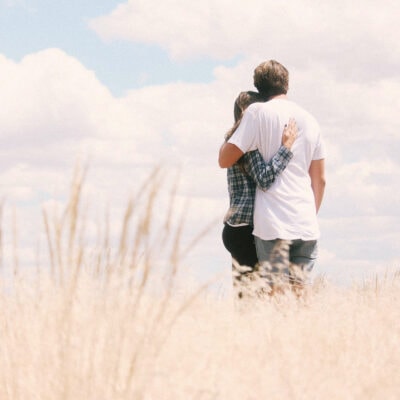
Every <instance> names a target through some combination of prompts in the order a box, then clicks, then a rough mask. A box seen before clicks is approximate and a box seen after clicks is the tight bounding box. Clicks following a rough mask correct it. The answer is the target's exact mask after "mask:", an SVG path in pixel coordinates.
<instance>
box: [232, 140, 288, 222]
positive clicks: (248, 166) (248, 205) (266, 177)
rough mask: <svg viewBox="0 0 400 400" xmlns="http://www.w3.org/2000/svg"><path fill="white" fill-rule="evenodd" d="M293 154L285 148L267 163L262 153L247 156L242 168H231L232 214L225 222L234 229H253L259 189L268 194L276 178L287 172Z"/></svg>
mask: <svg viewBox="0 0 400 400" xmlns="http://www.w3.org/2000/svg"><path fill="white" fill-rule="evenodd" d="M292 157H293V153H292V152H291V151H290V150H289V149H288V148H286V147H285V146H281V147H280V149H279V150H278V152H277V153H276V154H275V155H274V157H273V158H272V159H271V160H270V161H269V162H268V163H266V162H265V161H264V159H263V157H262V155H261V154H260V153H259V151H258V150H255V151H250V152H248V153H246V154H244V155H243V164H242V167H241V166H239V165H238V164H234V165H233V166H232V167H230V168H228V172H227V178H228V191H229V204H230V206H229V210H228V212H227V214H226V216H225V218H224V222H227V223H229V224H230V225H240V224H248V225H253V211H254V200H255V196H256V187H257V186H259V187H260V189H262V190H267V189H268V188H269V187H270V186H271V185H272V184H273V183H274V181H275V178H276V177H277V176H278V175H279V174H280V173H281V172H282V171H283V170H284V169H285V168H286V166H287V165H288V163H289V161H290V160H291V158H292Z"/></svg>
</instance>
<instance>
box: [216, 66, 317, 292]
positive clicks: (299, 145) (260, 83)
mask: <svg viewBox="0 0 400 400" xmlns="http://www.w3.org/2000/svg"><path fill="white" fill-rule="evenodd" d="M254 85H255V87H256V88H257V89H258V91H259V92H260V93H261V94H262V95H265V96H268V97H269V98H270V100H269V101H268V102H266V103H255V104H252V105H251V106H250V107H249V108H248V109H247V110H246V112H245V113H244V116H243V119H242V121H241V123H240V125H239V127H238V129H237V130H236V132H235V133H234V134H233V135H232V137H231V138H230V139H229V141H228V142H226V143H224V144H223V145H222V147H221V149H220V153H219V165H220V167H222V168H228V167H230V166H232V165H233V164H235V163H236V161H237V160H238V159H239V158H240V157H241V156H242V155H243V154H244V153H246V152H248V151H251V150H255V149H258V150H259V151H260V153H261V154H262V155H263V157H264V159H265V160H266V161H268V160H270V159H271V157H272V156H273V155H274V154H275V153H276V152H277V151H278V149H279V147H280V145H281V140H282V132H283V128H284V126H285V124H287V123H288V121H289V120H290V119H291V118H294V119H295V121H296V123H297V127H298V131H299V133H298V138H297V140H296V141H295V143H294V144H293V147H292V152H293V158H292V160H291V162H290V163H289V165H288V166H287V168H286V170H285V171H284V172H283V173H282V174H281V175H280V176H279V177H277V179H276V181H275V184H274V185H273V186H272V187H271V188H270V189H269V190H267V191H266V192H263V191H262V190H259V189H257V192H256V200H255V210H254V231H253V234H254V236H255V241H256V248H257V256H258V259H259V262H260V264H262V265H264V266H266V269H267V270H268V271H269V273H268V275H267V276H266V278H267V280H268V283H269V284H270V286H271V288H272V290H274V289H275V288H276V287H278V286H280V284H278V283H277V282H278V281H279V282H282V280H283V281H284V282H287V281H288V282H290V283H291V284H292V285H293V287H300V288H301V287H302V286H303V284H304V282H305V279H306V275H307V272H309V271H311V269H312V267H313V265H314V262H315V259H316V256H317V241H318V238H319V236H320V232H319V227H318V221H317V212H318V210H319V208H320V205H321V202H322V198H323V194H324V188H325V177H324V158H325V150H324V146H323V143H322V139H321V135H320V129H319V125H318V123H317V121H316V120H315V118H314V117H313V116H312V115H311V114H310V113H309V112H307V111H306V110H304V109H303V108H301V107H300V106H299V105H297V104H296V103H294V102H293V101H290V100H289V99H288V97H287V91H288V86H289V74H288V71H287V69H286V68H285V67H284V66H283V65H282V64H280V63H278V62H277V61H275V60H269V61H266V62H263V63H262V64H260V65H259V66H258V67H257V68H256V69H255V71H254Z"/></svg>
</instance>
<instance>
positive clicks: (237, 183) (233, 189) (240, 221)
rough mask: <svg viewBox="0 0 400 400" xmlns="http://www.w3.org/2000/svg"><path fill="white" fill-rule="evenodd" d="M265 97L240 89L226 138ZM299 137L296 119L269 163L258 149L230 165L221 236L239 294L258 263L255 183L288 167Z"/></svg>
mask: <svg viewBox="0 0 400 400" xmlns="http://www.w3.org/2000/svg"><path fill="white" fill-rule="evenodd" d="M261 101H266V99H265V98H263V97H262V96H261V95H260V94H259V93H257V92H252V91H248V92H241V93H240V94H239V96H238V97H237V99H236V100H235V105H234V117H235V123H234V125H233V127H232V128H231V129H230V130H229V132H228V133H227V134H226V136H225V140H226V141H227V140H228V139H229V138H230V137H231V136H232V135H233V133H234V132H235V130H236V129H237V127H238V126H239V124H240V120H241V118H242V115H243V112H244V110H245V109H246V108H247V107H248V106H249V105H250V104H252V103H255V102H261ZM296 137H297V127H296V124H295V122H294V121H293V120H291V121H289V125H287V126H285V129H284V131H283V134H282V146H281V147H280V148H279V150H278V152H277V153H276V154H275V155H274V157H273V158H272V159H271V160H270V161H269V162H268V163H266V162H265V161H264V159H263V157H262V155H261V154H260V153H259V151H258V150H255V151H251V152H249V153H246V154H244V155H243V156H242V157H241V158H240V160H239V161H238V162H237V163H236V164H235V165H233V166H232V167H230V168H228V171H227V179H228V192H229V200H230V201H229V202H230V206H229V210H228V212H227V214H226V216H225V218H224V229H223V231H222V240H223V243H224V246H225V247H226V249H227V250H228V251H229V252H230V253H231V255H232V259H233V264H232V267H233V285H234V287H235V289H236V291H237V295H238V297H242V295H243V292H242V289H243V287H242V286H243V283H244V281H245V280H246V278H249V274H251V272H253V271H255V269H256V265H257V263H258V259H257V253H256V248H255V244H254V237H253V234H252V232H253V209H254V200H255V193H256V187H257V186H258V187H259V188H260V189H261V190H264V191H265V190H267V189H268V188H269V187H270V186H271V185H272V184H273V183H274V181H275V179H276V177H277V176H278V175H279V174H280V173H281V172H282V171H283V170H284V169H285V168H286V166H287V164H288V163H289V161H290V159H291V158H292V157H293V153H292V152H291V151H290V149H291V147H292V144H293V142H294V141H295V139H296Z"/></svg>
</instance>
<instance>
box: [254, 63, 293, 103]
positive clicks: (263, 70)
mask: <svg viewBox="0 0 400 400" xmlns="http://www.w3.org/2000/svg"><path fill="white" fill-rule="evenodd" d="M254 86H255V87H256V88H257V90H258V91H259V92H260V93H261V94H263V95H265V96H268V97H271V96H277V95H279V94H286V93H287V91H288V89H289V72H288V70H287V69H286V68H285V67H284V66H283V65H282V64H281V63H279V62H278V61H275V60H269V61H265V62H263V63H261V64H260V65H259V66H258V67H257V68H256V69H255V70H254Z"/></svg>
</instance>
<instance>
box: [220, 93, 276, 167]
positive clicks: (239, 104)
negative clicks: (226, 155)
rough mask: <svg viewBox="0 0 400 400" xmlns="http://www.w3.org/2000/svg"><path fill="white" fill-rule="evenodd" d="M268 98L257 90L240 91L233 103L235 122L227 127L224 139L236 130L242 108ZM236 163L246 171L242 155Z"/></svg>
mask: <svg viewBox="0 0 400 400" xmlns="http://www.w3.org/2000/svg"><path fill="white" fill-rule="evenodd" d="M267 100H268V99H267V98H266V97H265V96H263V95H261V94H260V93H258V92H253V91H251V90H249V91H247V92H240V93H239V96H238V97H237V98H236V100H235V104H234V107H233V116H234V118H235V123H234V124H233V126H232V128H231V129H229V131H228V132H227V133H226V135H225V141H226V142H227V141H228V140H229V138H230V137H231V136H232V135H233V133H234V132H235V131H236V129H237V128H238V126H239V125H240V121H241V120H242V117H243V113H244V110H245V109H246V108H247V107H248V106H249V105H250V104H253V103H258V102H265V101H267ZM237 164H238V165H239V166H240V168H241V170H242V172H244V173H246V172H245V170H244V167H243V157H241V158H240V159H239V160H238V161H237Z"/></svg>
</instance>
